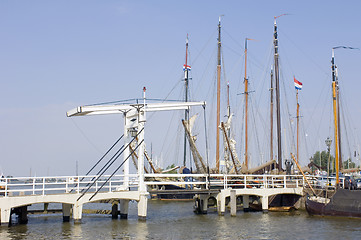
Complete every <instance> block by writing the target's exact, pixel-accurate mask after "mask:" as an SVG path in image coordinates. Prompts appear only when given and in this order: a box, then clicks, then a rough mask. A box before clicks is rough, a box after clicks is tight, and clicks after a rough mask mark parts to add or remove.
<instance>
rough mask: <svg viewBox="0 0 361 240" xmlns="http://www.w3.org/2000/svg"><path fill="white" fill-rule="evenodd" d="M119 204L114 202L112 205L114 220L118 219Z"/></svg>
mask: <svg viewBox="0 0 361 240" xmlns="http://www.w3.org/2000/svg"><path fill="white" fill-rule="evenodd" d="M118 213H119V211H118V203H117V202H114V203H113V204H112V219H118Z"/></svg>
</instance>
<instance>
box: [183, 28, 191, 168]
mask: <svg viewBox="0 0 361 240" xmlns="http://www.w3.org/2000/svg"><path fill="white" fill-rule="evenodd" d="M189 68H190V67H189V66H188V34H187V39H186V60H185V64H184V66H183V70H184V85H185V94H184V95H185V96H184V101H185V102H188V71H189ZM184 119H185V120H186V121H188V120H189V109H186V110H185V111H184ZM186 160H187V133H186V131H185V130H184V155H183V166H185V165H186Z"/></svg>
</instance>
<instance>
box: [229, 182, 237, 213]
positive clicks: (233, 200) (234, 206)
mask: <svg viewBox="0 0 361 240" xmlns="http://www.w3.org/2000/svg"><path fill="white" fill-rule="evenodd" d="M230 198H231V199H230V202H229V204H230V205H231V216H232V217H235V216H236V214H237V196H236V190H234V189H232V190H231V195H230Z"/></svg>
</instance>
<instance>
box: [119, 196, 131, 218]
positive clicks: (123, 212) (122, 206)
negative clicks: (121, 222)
mask: <svg viewBox="0 0 361 240" xmlns="http://www.w3.org/2000/svg"><path fill="white" fill-rule="evenodd" d="M128 209H129V200H127V199H121V200H120V201H119V212H120V219H127V218H128Z"/></svg>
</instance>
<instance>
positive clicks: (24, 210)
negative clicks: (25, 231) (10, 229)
mask: <svg viewBox="0 0 361 240" xmlns="http://www.w3.org/2000/svg"><path fill="white" fill-rule="evenodd" d="M17 214H18V217H19V223H20V224H26V223H28V206H22V207H19V208H18V213H17Z"/></svg>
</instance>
